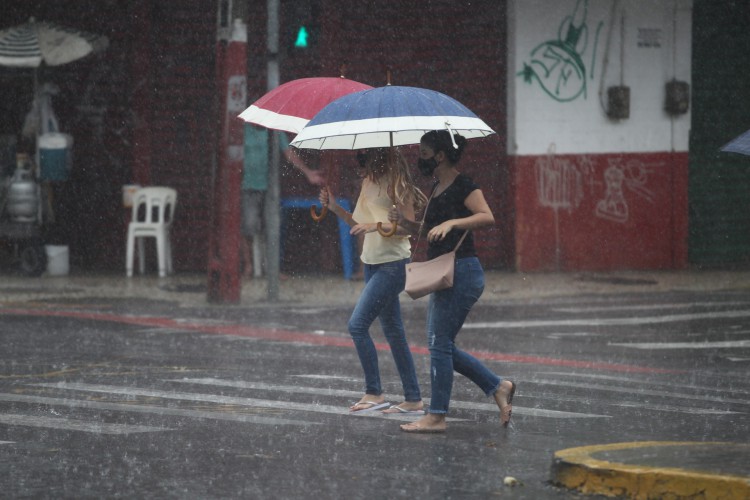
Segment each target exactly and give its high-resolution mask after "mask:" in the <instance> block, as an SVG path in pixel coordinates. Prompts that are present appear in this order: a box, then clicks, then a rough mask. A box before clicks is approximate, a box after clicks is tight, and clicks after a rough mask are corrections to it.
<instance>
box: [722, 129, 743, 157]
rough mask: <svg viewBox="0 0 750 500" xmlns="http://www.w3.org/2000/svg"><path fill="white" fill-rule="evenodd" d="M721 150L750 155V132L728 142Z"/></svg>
mask: <svg viewBox="0 0 750 500" xmlns="http://www.w3.org/2000/svg"><path fill="white" fill-rule="evenodd" d="M721 150H722V151H727V152H729V153H740V154H743V155H750V130H748V131H747V132H745V133H744V134H741V135H739V136H737V137H735V138H734V139H732V140H731V141H729V142H728V143H727V144H725V145H724V146H723V147H722V148H721Z"/></svg>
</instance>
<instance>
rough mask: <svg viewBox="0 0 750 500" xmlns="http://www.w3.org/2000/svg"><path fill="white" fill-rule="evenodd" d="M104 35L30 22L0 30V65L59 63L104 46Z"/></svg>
mask: <svg viewBox="0 0 750 500" xmlns="http://www.w3.org/2000/svg"><path fill="white" fill-rule="evenodd" d="M108 44H109V41H108V39H107V37H105V36H100V35H94V34H92V33H87V32H85V31H80V30H76V29H72V28H67V27H63V26H59V25H57V24H54V23H50V22H38V21H35V20H34V18H31V19H30V20H29V22H27V23H25V24H21V25H19V26H15V27H12V28H7V29H4V30H2V31H0V66H12V67H22V68H37V67H39V66H41V64H42V63H44V64H46V65H48V66H59V65H61V64H67V63H70V62H73V61H75V60H78V59H81V58H83V57H86V56H87V55H89V54H91V53H92V52H99V51H102V50H104V49H106V48H107V45H108Z"/></svg>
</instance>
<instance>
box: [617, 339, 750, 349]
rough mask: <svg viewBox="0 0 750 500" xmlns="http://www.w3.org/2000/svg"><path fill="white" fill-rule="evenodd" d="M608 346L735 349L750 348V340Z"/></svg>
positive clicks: (629, 343)
mask: <svg viewBox="0 0 750 500" xmlns="http://www.w3.org/2000/svg"><path fill="white" fill-rule="evenodd" d="M607 345H614V346H618V347H630V348H631V349H649V350H651V349H734V348H737V347H750V340H719V341H716V342H708V341H704V342H609V343H608V344H607Z"/></svg>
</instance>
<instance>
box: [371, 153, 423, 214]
mask: <svg viewBox="0 0 750 500" xmlns="http://www.w3.org/2000/svg"><path fill="white" fill-rule="evenodd" d="M365 168H366V169H367V178H368V179H370V180H371V181H372V182H375V183H377V184H380V181H381V179H384V178H385V179H387V183H388V184H387V190H388V196H389V197H390V198H391V200H393V202H394V203H398V204H400V205H403V204H404V202H406V201H407V200H408V199H409V198H411V200H412V203H413V205H414V211H415V212H416V211H419V210H420V209H421V208H422V207H424V206H425V204H426V203H427V197H426V196H425V195H424V193H423V192H422V191H421V190H420V189H419V188H418V187H417V186H416V184H415V183H414V180H413V179H412V176H411V171H410V170H409V164H408V163H407V161H406V158H404V155H403V154H402V153H401V151H400V150H399V149H398V148H396V147H391V148H373V149H371V150H370V151H369V154H368V157H367V161H366V163H365Z"/></svg>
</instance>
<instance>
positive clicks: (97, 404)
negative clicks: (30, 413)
mask: <svg viewBox="0 0 750 500" xmlns="http://www.w3.org/2000/svg"><path fill="white" fill-rule="evenodd" d="M0 401H9V402H15V403H29V404H42V405H49V406H64V407H68V408H93V409H96V410H110V411H124V412H133V413H151V414H156V415H169V416H173V417H189V418H201V419H213V420H229V421H232V422H244V423H251V424H260V425H299V426H305V425H318V424H317V423H315V422H308V421H305V420H287V419H284V418H274V417H270V416H257V415H247V414H237V413H232V412H231V411H208V410H188V409H183V408H166V407H163V406H151V405H136V404H127V403H107V402H104V401H86V400H78V399H70V398H64V399H63V398H49V397H44V396H27V395H24V394H0Z"/></svg>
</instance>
